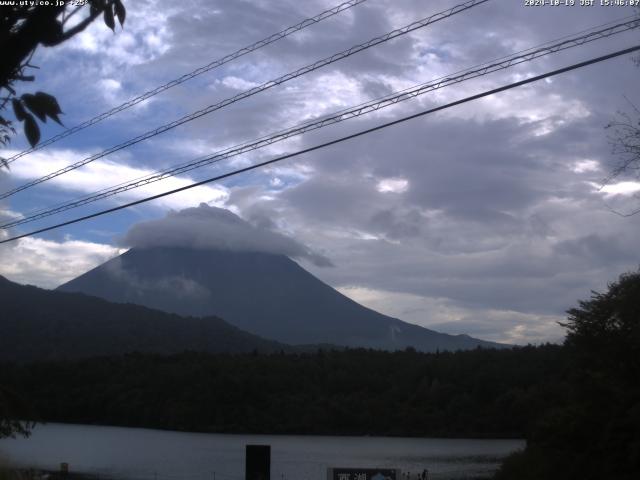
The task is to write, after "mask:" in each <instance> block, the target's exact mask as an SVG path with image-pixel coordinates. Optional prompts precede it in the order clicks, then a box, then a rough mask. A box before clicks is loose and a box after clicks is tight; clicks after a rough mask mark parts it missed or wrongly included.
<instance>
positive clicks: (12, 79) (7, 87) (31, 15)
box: [0, 0, 126, 164]
mask: <svg viewBox="0 0 640 480" xmlns="http://www.w3.org/2000/svg"><path fill="white" fill-rule="evenodd" d="M41 3H43V2H15V4H14V5H8V6H1V7H0V52H2V56H1V57H0V58H1V60H0V112H2V111H3V110H5V109H6V108H7V107H8V105H9V104H11V105H12V107H13V114H14V117H15V120H17V121H18V122H22V124H23V126H24V132H25V135H26V137H27V140H28V141H29V143H30V144H31V146H34V145H36V144H37V143H38V141H39V140H40V128H39V127H38V123H37V122H36V118H38V119H39V120H40V121H41V122H45V121H46V120H47V118H50V119H52V120H54V121H56V122H58V123H60V118H59V115H60V114H61V113H62V111H61V109H60V106H59V105H58V102H57V100H56V98H55V97H53V96H52V95H49V94H48V93H44V92H35V93H33V94H31V93H25V94H22V95H20V96H18V94H17V91H16V83H18V82H30V81H33V80H34V79H35V77H34V76H33V74H32V70H33V69H34V68H37V67H35V66H34V65H32V64H31V63H30V62H31V58H32V57H33V54H34V52H35V51H36V49H37V48H38V46H40V45H43V46H45V47H54V46H56V45H60V44H61V43H63V42H65V41H67V40H69V39H70V38H72V37H74V36H75V35H77V34H78V33H80V32H82V31H83V30H84V29H85V28H87V27H88V26H89V25H90V24H91V23H92V22H93V21H94V20H95V19H96V18H98V17H99V16H102V17H103V19H104V23H105V24H106V25H107V26H108V27H109V28H111V29H112V30H114V29H115V18H117V19H118V21H119V22H120V24H121V25H123V24H124V21H125V17H126V10H125V7H124V5H123V4H122V1H121V0H88V2H86V4H85V5H80V6H72V5H70V2H66V3H65V2H53V1H51V2H46V3H48V4H49V5H42V4H41ZM57 3H60V4H59V5H58V4H57ZM83 12H86V13H85V14H84V17H83V18H81V19H80V20H78V19H79V18H80V16H81V15H82V14H83ZM34 115H35V117H34ZM12 134H15V128H14V126H13V122H12V121H11V120H10V119H9V118H8V117H7V116H6V114H4V113H3V114H0V144H3V145H6V144H7V143H8V142H9V141H10V139H11V135H12ZM5 164H6V162H5Z"/></svg>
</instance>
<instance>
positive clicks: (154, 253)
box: [58, 247, 505, 352]
mask: <svg viewBox="0 0 640 480" xmlns="http://www.w3.org/2000/svg"><path fill="white" fill-rule="evenodd" d="M58 290H60V291H65V292H81V293H85V294H88V295H94V296H97V297H101V298H104V299H106V300H109V301H112V302H121V303H136V304H140V305H144V306H147V307H150V308H155V309H158V310H163V311H166V312H171V313H176V314H179V315H189V316H208V315H216V316H218V317H220V318H224V319H225V320H226V321H228V322H229V323H231V324H233V325H235V326H237V327H238V328H241V329H243V330H246V331H248V332H251V333H253V334H256V335H259V336H261V337H264V338H270V339H274V340H277V341H279V342H284V343H288V344H293V345H300V344H319V343H324V344H334V345H340V346H348V347H365V348H378V349H386V350H397V349H404V348H406V347H414V348H416V349H418V350H421V351H426V352H433V351H436V350H464V349H471V348H475V347H478V346H481V347H487V348H491V347H493V348H502V347H505V345H501V344H497V343H493V342H486V341H483V340H479V339H475V338H472V337H470V336H468V335H447V334H444V333H439V332H435V331H433V330H429V329H427V328H423V327H420V326H417V325H413V324H410V323H406V322H403V321H401V320H398V319H396V318H392V317H388V316H386V315H383V314H381V313H378V312H375V311H373V310H370V309H368V308H366V307H364V306H362V305H360V304H358V303H356V302H354V301H353V300H351V299H349V298H347V297H346V296H344V295H342V294H341V293H339V292H337V291H336V290H335V289H333V288H331V287H330V286H328V285H326V284H325V283H323V282H321V281H320V280H318V279H317V278H316V277H314V276H313V275H311V274H310V273H309V272H307V271H306V270H304V269H303V268H302V267H300V266H299V265H298V264H297V263H296V262H294V261H293V260H291V259H289V258H288V257H286V256H284V255H278V254H272V253H260V252H237V251H228V250H205V249H202V250H198V249H189V248H177V247H153V248H133V249H131V250H129V251H128V252H126V253H124V254H123V255H121V256H119V257H116V258H113V259H111V260H109V261H108V262H106V263H104V264H103V265H100V266H98V267H96V268H94V269H93V270H91V271H89V272H87V273H85V274H83V275H80V276H79V277H77V278H76V279H74V280H71V281H70V282H68V283H66V284H64V285H61V286H60V287H59V288H58Z"/></svg>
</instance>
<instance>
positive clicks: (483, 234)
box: [34, 0, 640, 343]
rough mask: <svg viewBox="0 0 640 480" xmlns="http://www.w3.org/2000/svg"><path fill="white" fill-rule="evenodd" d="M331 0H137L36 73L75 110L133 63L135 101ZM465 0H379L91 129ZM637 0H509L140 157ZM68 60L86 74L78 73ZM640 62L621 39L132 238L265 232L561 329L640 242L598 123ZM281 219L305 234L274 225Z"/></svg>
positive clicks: (391, 289) (121, 129) (247, 240)
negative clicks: (112, 24)
mask: <svg viewBox="0 0 640 480" xmlns="http://www.w3.org/2000/svg"><path fill="white" fill-rule="evenodd" d="M337 3H339V2H338V1H332V0H323V1H320V0H309V1H305V2H300V1H297V0H278V1H266V0H264V1H236V2H228V1H224V0H206V1H204V0H189V1H185V2H179V3H175V2H174V3H173V4H167V5H166V6H164V7H163V8H162V9H159V8H158V3H157V2H153V1H147V0H140V2H136V6H135V8H132V9H131V17H130V19H129V18H128V20H127V26H126V27H125V29H124V32H122V33H120V32H118V34H117V35H115V36H114V35H112V34H111V32H109V31H103V30H105V29H104V26H96V27H95V28H93V27H92V28H91V29H90V32H89V34H88V35H87V38H85V39H84V40H83V41H82V42H77V43H76V45H75V46H73V47H68V50H67V53H69V52H70V54H66V55H65V56H64V57H63V58H54V57H52V56H51V57H49V56H48V55H49V54H48V53H47V54H46V55H43V56H41V58H40V60H42V61H39V62H37V63H38V64H40V65H41V66H43V69H42V72H43V75H42V77H39V78H38V80H39V81H40V80H41V79H42V82H43V83H42V89H43V90H46V91H52V93H55V94H56V95H60V97H61V98H65V97H66V98H77V102H76V103H77V105H74V104H73V103H72V104H70V105H69V107H68V108H66V106H65V108H64V109H65V111H68V112H69V117H68V118H67V120H68V121H69V123H70V124H73V123H75V120H82V119H83V118H82V116H83V115H84V114H85V113H87V112H88V109H89V106H90V105H91V106H93V105H94V102H91V101H89V99H92V98H97V99H99V101H100V102H101V105H102V104H103V105H104V106H105V107H106V106H112V105H110V104H112V103H113V102H112V101H111V97H109V95H111V93H109V92H107V91H106V89H105V87H104V85H102V84H100V83H96V82H95V78H102V77H105V78H107V77H108V78H109V79H112V80H114V81H116V83H119V84H120V89H119V90H117V92H115V93H113V94H114V95H115V94H117V95H120V97H121V98H122V100H124V99H126V98H127V97H128V96H129V95H131V94H134V93H139V92H140V91H144V90H145V89H147V88H151V87H155V86H157V84H159V83H161V82H163V81H167V80H170V79H172V78H175V77H176V76H178V75H179V74H181V73H183V72H187V71H190V70H192V69H194V68H197V67H199V66H201V65H204V64H206V63H208V62H209V61H211V60H213V59H215V58H219V57H221V56H222V55H224V54H227V53H229V52H232V51H234V50H236V49H238V48H240V47H243V46H245V45H247V44H248V43H251V42H252V41H255V40H258V39H261V38H264V37H266V36H267V35H269V34H271V33H273V32H275V31H278V30H280V29H282V28H284V27H286V26H288V25H291V24H294V23H296V22H298V21H300V20H302V19H303V18H305V17H308V16H310V15H313V14H315V13H318V12H320V11H321V10H323V9H326V8H329V7H330V6H333V5H335V4H337ZM457 3H460V2H458V1H451V0H436V1H430V2H424V1H422V0H375V1H370V2H366V3H365V4H363V5H359V6H357V7H355V8H353V9H351V10H349V11H348V12H344V13H343V14H341V15H339V16H337V17H335V18H333V19H330V20H327V21H326V22H322V23H321V24H318V25H314V26H313V27H311V28H309V29H307V30H305V31H304V32H300V33H299V34H296V35H294V36H292V37H290V38H288V39H286V40H284V41H282V42H278V43H276V44H274V45H271V46H269V47H267V48H265V49H263V50H261V51H260V52H256V53H254V54H251V55H248V56H246V57H243V58H242V59H239V60H238V61H236V62H233V63H232V64H229V65H226V66H225V67H223V68H220V69H218V70H216V71H214V72H210V73H208V74H205V75H203V76H201V77H199V78H198V79H196V80H194V81H193V82H191V83H188V84H184V85H182V86H180V87H178V88H175V89H172V90H170V91H168V92H166V93H165V94H163V95H162V96H159V97H156V99H155V100H154V102H152V103H151V104H150V105H148V106H147V107H145V108H146V110H145V109H140V110H139V111H138V110H136V111H135V112H134V111H130V112H129V113H127V114H124V115H123V116H122V117H119V119H118V121H114V122H110V123H107V124H106V125H107V126H108V128H105V129H96V130H95V132H97V133H88V134H87V136H86V137H83V141H84V142H86V144H87V145H90V146H91V148H96V149H97V148H98V147H101V148H103V147H106V146H109V145H112V144H114V143H115V142H116V141H118V140H124V139H127V138H129V137H130V136H131V135H132V134H133V133H141V132H143V131H146V130H149V129H150V128H153V127H156V126H157V125H158V123H159V120H161V121H170V120H173V119H175V118H177V117H179V116H180V115H181V114H184V113H187V112H190V111H193V110H197V109H199V108H202V106H204V105H208V104H211V103H214V102H217V101H219V100H221V99H224V98H227V97H229V96H232V95H234V94H236V93H238V92H240V91H242V90H244V89H246V88H247V87H248V86H250V85H252V84H258V83H262V82H265V81H268V80H270V79H272V78H275V77H277V76H279V75H282V74H284V73H286V72H289V71H291V70H294V69H296V68H299V67H301V66H303V65H306V64H308V63H310V62H312V61H314V60H317V59H320V58H323V57H326V56H328V55H331V54H333V53H335V52H338V51H341V50H344V49H345V48H348V47H350V46H352V45H354V44H357V43H360V42H362V41H364V40H368V39H370V38H371V37H373V36H376V35H380V34H382V33H385V32H386V31H388V30H391V29H392V28H394V27H398V26H402V25H404V24H407V23H410V22H412V21H414V20H417V19H419V18H423V17H426V16H427V15H429V14H432V13H435V12H437V11H440V10H443V9H445V8H449V7H452V6H453V5H455V4H457ZM629 13H632V12H629V11H626V10H625V9H621V8H606V7H599V6H594V7H591V8H589V7H579V6H576V7H575V8H574V7H562V8H560V7H544V8H541V7H535V8H528V7H525V6H524V5H523V2H519V1H518V2H507V1H495V0H494V1H491V2H487V3H486V4H484V5H482V6H479V7H477V8H474V9H472V10H470V11H468V12H465V13H463V14H460V15H456V16H455V17H453V18H451V19H448V20H444V21H442V22H439V23H437V24H435V25H433V26H431V27H429V28H425V29H421V30H419V31H416V32H414V33H412V34H410V35H408V36H406V37H404V38H402V39H397V40H395V41H393V42H390V43H388V44H386V45H381V46H379V47H376V48H374V49H371V50H368V51H366V52H362V53H360V54H358V55H355V56H353V57H351V58H350V59H348V60H345V61H341V62H338V63H336V64H334V65H332V66H330V67H327V68H324V69H322V70H320V71H318V72H314V73H312V74H310V75H308V76H305V77H303V78H299V79H296V80H294V81H292V82H289V83H287V84H286V85H281V86H278V87H275V88H273V89H271V90H270V91H269V92H268V93H266V94H261V95H257V96H254V97H252V98H251V99H247V100H244V101H242V102H240V103H238V104H235V105H233V106H230V107H228V108H225V109H224V110H223V111H220V112H216V113H214V114H212V115H209V116H205V117H203V118H201V119H199V120H197V121H195V122H193V123H190V124H188V125H185V126H183V127H180V128H179V129H176V130H175V131H173V132H171V133H167V134H165V135H162V136H160V137H156V138H155V139H154V140H153V141H152V142H148V143H144V144H142V145H139V146H137V147H135V148H132V149H130V150H128V152H129V155H130V158H131V160H132V163H133V161H134V160H135V162H136V164H140V165H143V166H145V167H148V168H154V169H155V168H159V167H163V166H167V165H171V164H174V163H177V162H179V161H182V160H189V159H191V158H193V157H195V156H197V155H200V154H203V153H210V152H212V151H215V150H218V149H220V148H221V147H224V146H229V145H232V144H234V143H238V142H241V141H247V140H250V139H252V138H254V137H256V136H259V135H263V134H267V133H270V132H273V131H276V130H279V129H281V128H283V127H285V126H290V125H294V124H296V123H298V122H299V121H300V120H302V119H308V118H311V117H314V116H318V115H321V114H326V113H329V112H333V111H335V110H339V109H342V108H344V107H347V106H349V105H355V104H358V103H360V102H362V101H365V100H367V99H370V98H375V97H378V96H380V95H383V94H386V93H389V92H390V91H392V90H398V89H400V88H405V87H407V86H410V85H414V84H418V83H421V82H426V81H429V80H432V79H434V78H437V77H440V76H442V75H446V74H449V73H452V72H455V71H457V70H460V69H462V68H465V67H469V66H472V65H475V64H478V63H481V62H485V61H487V60H491V59H495V58H497V57H500V56H503V55H506V54H510V53H512V52H515V51H518V50H521V49H524V48H528V47H531V46H534V45H537V44H540V43H542V42H547V41H549V40H551V39H554V38H558V37H562V36H566V35H568V34H571V33H574V32H578V31H580V30H583V29H585V28H587V27H590V26H592V25H596V24H599V23H603V22H605V21H610V20H613V19H615V18H619V17H622V16H624V15H627V14H629ZM98 27H100V28H98ZM94 40H96V42H95V45H94V46H95V47H96V48H95V51H94V50H92V48H93V46H92V45H93V44H92V43H91V42H92V41H94ZM109 42H114V43H112V44H111V43H109ZM635 43H637V32H632V33H629V34H626V35H624V36H622V37H619V38H612V39H610V40H607V41H605V42H601V43H592V44H589V45H586V46H584V47H581V48H578V49H574V50H570V51H566V52H563V53H561V54H558V55H554V56H550V57H548V58H542V59H539V60H537V61H536V62H533V63H527V64H522V65H520V66H518V67H516V68H514V69H512V70H509V71H505V72H502V73H496V74H492V75H490V76H487V77H484V78H482V79H478V80H475V81H471V82H467V83H462V84H459V85H456V86H454V87H451V88H447V89H443V90H441V91H439V92H435V93H433V94H429V95H426V96H425V97H423V98H421V99H417V100H415V101H411V102H407V103H405V104H402V105H398V106H396V107H394V108H392V109H389V110H386V111H382V112H379V113H377V114H375V115H372V116H369V117H367V118H363V119H360V120H351V121H348V122H345V123H342V124H339V125H336V126H333V127H330V128H327V129H323V130H321V131H317V132H313V133H310V134H307V135H305V136H304V137H303V138H300V139H296V140H292V141H289V142H287V143H284V144H281V145H274V146H273V147H271V148H270V149H269V150H268V151H266V152H265V151H261V152H255V153H253V154H251V155H246V156H245V157H243V161H246V162H249V161H255V160H258V159H263V158H270V157H271V156H273V155H275V154H276V153H277V152H283V151H287V152H289V151H294V150H298V149H300V148H304V147H308V146H311V145H315V144H318V143H320V142H323V141H326V140H331V139H334V138H336V137H338V136H342V135H346V134H349V133H352V132H355V131H357V130H360V129H364V128H367V127H371V126H374V125H377V124H379V123H382V122H383V121H386V120H391V119H394V118H398V117H400V116H402V115H404V114H410V113H415V112H417V111H418V110H420V109H422V108H428V107H432V106H435V105H440V104H443V103H446V102H448V101H452V100H456V99H459V98H462V97H464V96H467V95H471V94H474V93H478V92H480V91H482V90H485V89H489V88H492V87H496V86H498V85H502V84H505V83H508V82H511V81H514V80H516V79H520V78H523V77H524V76H528V75H534V74H537V73H541V72H543V71H547V70H551V69H553V68H558V67H561V66H564V65H567V64H569V63H572V62H577V61H582V60H585V59H587V58H590V57H593V56H596V55H600V54H604V53H608V52H610V51H613V50H615V49H617V48H621V47H623V46H629V45H631V44H635ZM109 45H112V46H111V47H109ZM124 47H126V48H124ZM65 48H67V47H65ZM44 52H47V51H46V50H45V51H44ZM123 52H124V53H123ZM125 53H130V55H129V54H127V55H125ZM134 54H135V55H134ZM138 57H139V58H138ZM132 58H134V59H137V60H136V61H132ZM138 60H140V61H138ZM78 63H81V64H82V68H81V69H79V68H75V67H77V65H78ZM72 69H73V71H74V72H76V73H77V78H76V79H75V80H76V81H74V82H73V83H70V82H68V71H70V70H72ZM637 78H638V70H637V68H636V67H635V66H634V65H633V63H632V62H631V61H630V59H628V58H620V59H617V60H614V61H610V62H608V63H606V64H601V65H597V66H592V67H588V68H586V69H583V70H580V71H577V72H574V73H570V74H565V75H562V76H559V77H556V78H554V79H552V80H551V81H550V82H539V83H537V84H535V85H532V86H529V87H524V88H520V89H518V90H515V91H512V92H509V93H503V94H500V95H494V96H492V97H489V98H486V99H483V100H481V101H478V102H474V103H471V104H467V105H465V106H460V107H456V108H454V109H450V110H447V111H446V112H443V113H441V114H438V115H432V116H430V117H425V118H423V119H421V120H415V121H412V122H410V123H405V124H402V125H399V126H396V127H394V128H391V129H387V130H385V131H382V132H378V133H376V134H372V135H369V136H367V137H364V138H360V139H357V140H353V141H350V142H348V143H344V144H341V145H336V146H333V147H331V148H327V149H325V150H322V151H318V152H314V153H312V154H308V155H305V156H302V157H297V158H296V159H292V160H289V161H287V162H286V163H283V164H282V165H279V166H277V167H273V168H270V169H266V170H262V171H259V172H254V173H252V174H251V175H246V176H243V177H237V178H234V179H232V180H230V181H228V182H226V183H225V186H226V187H227V188H228V189H229V197H228V200H227V205H228V206H229V207H233V208H234V211H237V212H240V213H241V214H242V218H244V219H245V220H246V222H245V221H243V220H240V219H239V218H238V217H235V216H233V215H232V214H230V213H228V212H221V211H217V210H214V209H211V208H209V207H199V208H195V209H187V210H185V211H183V212H178V213H172V214H170V215H168V216H167V218H165V219H163V220H155V221H150V222H145V223H142V224H140V225H138V226H135V227H133V228H132V229H131V231H130V232H129V234H128V235H127V237H126V238H127V241H129V242H131V243H140V244H148V243H153V242H158V241H162V242H167V243H170V244H175V243H177V244H182V245H185V246H186V245H188V246H201V247H202V248H208V247H210V246H211V247H216V248H219V247H224V248H244V249H249V248H251V249H257V248H261V249H264V248H267V250H268V251H273V252H277V253H285V254H287V255H291V256H295V257H296V258H300V259H302V260H303V261H307V262H309V264H308V265H307V267H308V268H309V269H310V270H312V272H313V273H315V274H317V275H318V276H319V277H320V278H321V279H322V280H324V281H326V282H328V283H329V284H331V285H333V286H337V287H342V288H347V287H353V288H356V289H357V288H361V289H365V290H367V289H368V290H372V291H375V292H376V295H377V296H378V297H377V298H378V300H376V301H377V302H378V303H374V304H372V305H376V306H378V305H379V306H380V307H381V308H382V307H385V306H386V307H388V308H391V303H394V304H395V306H394V307H393V309H392V310H393V312H395V313H394V314H396V313H397V315H398V316H400V318H405V319H408V320H410V321H414V322H416V323H420V324H423V325H426V326H431V327H437V328H439V329H442V330H444V331H450V332H452V333H469V334H476V335H479V336H486V337H487V338H491V339H493V340H509V339H512V340H514V339H515V340H516V341H518V342H519V343H526V338H527V335H530V336H531V337H532V338H536V339H543V338H549V339H551V338H553V339H555V338H558V337H559V336H560V335H561V331H560V330H559V329H558V327H557V325H556V324H555V322H556V321H557V320H558V319H560V318H561V317H562V315H563V312H564V311H565V310H566V309H567V308H569V307H571V306H572V305H574V304H575V302H576V301H577V300H578V299H581V298H585V297H586V296H588V293H589V291H590V290H591V289H599V290H601V289H603V288H605V287H606V283H607V282H608V281H611V280H613V279H615V278H616V276H617V275H618V274H619V273H621V272H623V271H626V270H631V269H634V268H636V266H637V265H638V263H640V258H639V257H638V255H637V253H636V252H637V248H636V243H637V238H638V233H640V232H639V231H638V223H637V218H638V217H634V218H630V219H622V218H619V217H617V216H615V215H613V214H611V213H610V212H609V211H608V210H607V206H606V204H605V200H606V202H607V203H609V204H611V205H619V204H621V203H624V202H623V200H625V201H626V202H627V203H628V202H629V201H630V202H632V203H633V202H635V203H633V204H637V200H636V199H634V198H632V197H630V196H628V195H626V196H622V195H617V196H608V197H603V195H602V194H600V193H598V192H596V191H595V189H594V187H593V184H594V183H596V184H597V182H598V181H600V180H601V179H602V178H603V177H604V176H606V173H607V171H608V169H609V168H610V167H611V166H613V165H615V164H616V158H615V157H614V156H612V155H611V154H610V146H609V145H608V143H607V139H606V132H605V131H604V129H603V127H604V126H605V125H606V124H607V123H608V122H609V121H610V120H611V119H612V118H613V117H614V115H615V112H616V110H619V109H628V108H629V105H628V103H627V101H626V100H625V99H624V97H623V95H627V96H628V97H629V98H630V99H631V100H632V101H635V102H636V103H639V102H638V97H637ZM45 85H46V87H45ZM80 86H82V87H83V88H84V89H82V88H80ZM39 88H40V87H39V86H38V85H36V86H34V90H37V89H39ZM108 94H109V95H108ZM74 107H76V108H74ZM94 113H95V112H94ZM81 114H82V115H81ZM74 115H75V116H74ZM84 116H87V115H84ZM76 117H77V118H76ZM46 128H50V126H47V127H46ZM90 132H94V131H90ZM80 143H81V146H82V147H86V148H88V147H87V145H85V144H82V142H80ZM96 145H97V146H96ZM76 147H77V145H76ZM78 148H79V147H78ZM581 162H582V163H581ZM584 162H587V163H584ZM589 162H591V163H589ZM579 165H590V167H589V168H579ZM217 168H218V169H219V171H225V170H226V169H229V168H230V166H229V164H221V165H219V166H218V167H217ZM216 171H218V170H216ZM210 174H211V171H210V170H206V171H203V172H201V173H199V172H194V173H193V175H194V177H196V178H199V177H198V175H201V176H202V177H203V178H204V177H205V176H210ZM627 203H624V204H625V205H626V204H627ZM141 211H143V212H144V211H145V210H141ZM153 214H154V215H157V212H153ZM283 229H284V231H286V232H287V234H288V235H289V234H291V237H289V236H283V235H282V234H281V233H277V232H279V231H283ZM186 231H188V232H193V233H195V235H191V234H189V235H187V234H185V233H184V232H186ZM293 237H295V239H296V240H293V239H292V238H293ZM258 239H259V240H260V241H259V242H258V241H257V240H258ZM258 244H259V245H258ZM313 252H323V253H324V252H326V256H327V257H330V258H331V259H332V261H334V263H335V264H336V265H337V266H336V268H332V269H320V268H317V267H316V264H323V263H327V261H326V259H325V258H324V257H322V256H317V255H316V254H314V253H313ZM383 297H384V298H383ZM385 299H386V300H385ZM365 300H366V299H365ZM363 301H364V300H363ZM367 301H368V300H367ZM421 302H422V303H421ZM403 305H406V308H405V307H404V306H403ZM416 305H417V306H416ZM414 307H415V308H414ZM403 312H404V313H403ZM421 312H422V313H421ZM443 312H444V313H443ZM405 315H406V316H405ZM527 332H529V333H527ZM523 339H525V340H524V341H523Z"/></svg>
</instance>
